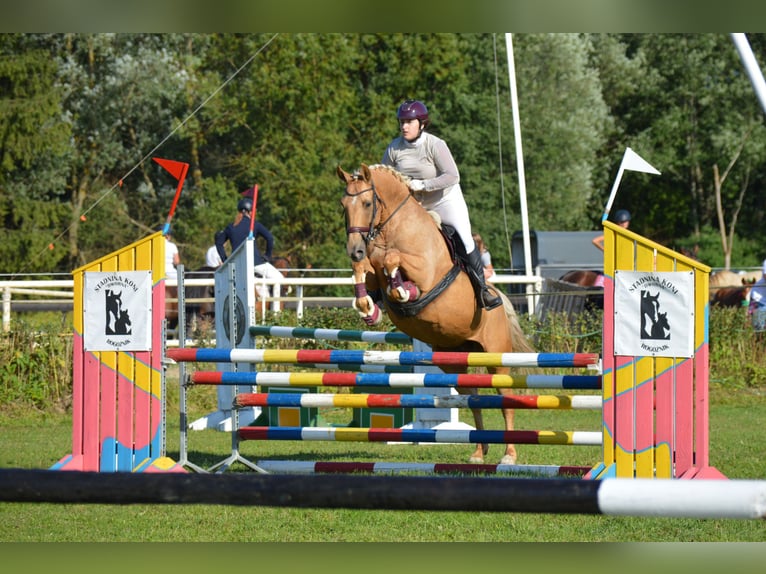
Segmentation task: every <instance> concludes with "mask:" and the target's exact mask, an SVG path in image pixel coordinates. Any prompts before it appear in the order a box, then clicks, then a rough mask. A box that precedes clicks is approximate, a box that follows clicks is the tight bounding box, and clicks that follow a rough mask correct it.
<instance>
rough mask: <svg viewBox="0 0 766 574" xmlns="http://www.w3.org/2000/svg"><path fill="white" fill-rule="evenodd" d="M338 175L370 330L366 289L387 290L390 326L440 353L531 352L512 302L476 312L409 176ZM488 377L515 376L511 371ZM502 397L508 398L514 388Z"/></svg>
mask: <svg viewBox="0 0 766 574" xmlns="http://www.w3.org/2000/svg"><path fill="white" fill-rule="evenodd" d="M337 174H338V177H339V178H340V180H341V181H342V182H343V183H344V184H345V185H346V190H345V193H344V196H343V199H342V200H341V204H342V205H343V209H344V210H345V216H346V225H347V228H346V231H347V234H348V242H347V245H346V249H347V251H348V255H349V257H350V258H351V261H352V267H353V270H354V283H355V289H356V299H355V301H354V306H355V308H356V309H357V310H358V311H359V313H360V314H361V315H362V316H363V317H364V318H365V320H366V321H367V322H368V324H374V323H375V319H376V317H377V316H378V314H379V310H378V307H377V306H376V305H375V303H374V302H373V300H372V298H371V297H370V296H369V295H368V290H369V291H372V292H374V291H375V290H377V289H379V288H385V290H386V296H383V298H382V301H383V302H384V304H385V307H386V309H387V311H388V315H389V318H390V319H391V322H392V323H393V324H394V325H396V326H397V327H398V328H399V329H400V330H401V331H402V332H404V333H407V334H408V335H410V336H411V337H413V338H415V339H419V340H420V341H423V342H425V343H427V344H429V345H431V348H432V349H433V350H434V351H463V352H476V351H483V352H488V353H507V352H511V351H517V352H530V351H532V347H531V345H530V344H529V343H528V342H527V340H526V338H525V337H524V334H523V332H522V330H521V326H520V325H519V323H518V319H517V317H516V313H515V311H514V309H513V306H512V305H511V303H510V301H509V300H508V298H507V297H505V296H504V295H503V294H502V293H501V294H500V295H501V297H502V299H503V307H502V308H495V309H493V310H491V311H487V310H485V309H482V308H480V307H478V306H477V304H476V299H475V296H474V290H473V287H472V285H471V281H470V279H469V278H468V275H467V274H466V273H465V272H464V271H463V270H462V269H461V268H460V266H459V264H458V263H457V262H456V260H455V258H454V257H453V256H452V254H451V251H450V248H449V246H448V244H447V242H446V241H445V238H444V236H443V235H442V233H441V231H440V230H439V227H438V225H437V223H436V221H435V220H434V219H433V218H432V216H431V215H430V214H429V213H428V212H426V210H425V209H424V208H423V207H422V206H421V205H420V204H419V203H418V202H417V201H416V200H415V199H414V197H413V196H412V194H411V193H410V190H409V187H408V181H409V180H408V178H406V176H403V175H401V174H399V173H398V172H396V171H395V170H393V169H391V168H389V167H386V166H382V165H375V166H370V167H368V166H367V165H364V164H363V165H362V166H361V169H360V171H359V172H358V173H354V174H350V173H346V172H345V171H343V169H341V167H340V166H338V168H337ZM458 241H459V239H458ZM442 368H443V370H444V371H447V372H452V373H461V372H465V371H466V369H465V368H461V367H455V366H452V367H442ZM488 370H489V371H490V372H492V373H498V374H500V373H502V374H508V373H509V372H510V369H509V368H507V367H496V368H495V367H493V368H489V369H488ZM458 392H460V393H461V394H475V393H476V392H477V391H476V389H458ZM498 392H500V393H502V394H510V389H502V390H499V391H498ZM472 412H473V416H474V421H475V423H476V428H477V429H479V430H482V429H483V428H484V422H483V419H482V412H481V410H478V409H472ZM503 417H504V419H505V428H506V430H513V410H512V409H505V410H503ZM487 450H488V445H486V444H483V445H476V450H475V452H474V453H473V455H472V456H471V458H470V460H471V462H483V460H484V455H485V454H486V453H487ZM515 461H516V449H515V447H514V445H512V444H508V445H506V450H505V456H503V459H502V461H501V463H503V464H514V463H515Z"/></svg>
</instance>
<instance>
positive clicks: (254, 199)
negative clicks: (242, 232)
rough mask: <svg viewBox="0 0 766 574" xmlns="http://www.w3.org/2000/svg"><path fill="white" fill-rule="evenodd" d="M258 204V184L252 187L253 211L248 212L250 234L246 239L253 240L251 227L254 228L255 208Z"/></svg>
mask: <svg viewBox="0 0 766 574" xmlns="http://www.w3.org/2000/svg"><path fill="white" fill-rule="evenodd" d="M257 203H258V184H257V183H256V184H255V185H254V186H253V211H251V212H250V234H249V235H248V236H247V237H248V239H252V238H253V227H254V226H255V206H256V204H257Z"/></svg>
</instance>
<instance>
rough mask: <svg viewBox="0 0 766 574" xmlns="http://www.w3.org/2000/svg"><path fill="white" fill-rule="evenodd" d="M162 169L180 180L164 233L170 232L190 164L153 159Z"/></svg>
mask: <svg viewBox="0 0 766 574" xmlns="http://www.w3.org/2000/svg"><path fill="white" fill-rule="evenodd" d="M152 159H153V160H154V161H156V162H157V163H158V164H160V165H161V166H162V167H164V168H165V169H166V170H167V171H168V172H169V173H170V174H171V175H172V176H173V177H175V178H176V179H177V180H178V186H177V187H176V195H175V197H173V204H172V205H171V206H170V211H169V212H168V218H167V221H166V222H165V228H164V230H163V232H164V233H167V232H168V231H169V230H170V220H171V219H173V214H174V213H175V212H176V205H178V198H179V196H180V195H181V189H182V188H183V186H184V181H186V173H187V172H188V171H189V164H188V163H184V162H182V161H173V160H172V159H160V158H158V157H153V158H152Z"/></svg>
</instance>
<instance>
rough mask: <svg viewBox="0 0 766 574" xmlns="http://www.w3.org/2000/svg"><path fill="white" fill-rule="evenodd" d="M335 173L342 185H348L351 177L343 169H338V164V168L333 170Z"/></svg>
mask: <svg viewBox="0 0 766 574" xmlns="http://www.w3.org/2000/svg"><path fill="white" fill-rule="evenodd" d="M335 173H337V174H338V177H339V178H340V180H341V181H342V182H343V183H348V182H349V181H351V176H350V175H349V174H347V173H346V172H345V171H343V168H342V167H340V164H338V167H337V168H336V169H335Z"/></svg>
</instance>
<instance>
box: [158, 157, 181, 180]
mask: <svg viewBox="0 0 766 574" xmlns="http://www.w3.org/2000/svg"><path fill="white" fill-rule="evenodd" d="M152 159H153V160H154V161H156V162H157V163H158V164H160V165H161V166H162V167H164V168H165V169H166V170H167V171H168V173H170V174H171V175H172V176H173V177H174V178H176V179H181V178H182V177H184V176H185V175H186V172H187V170H188V169H189V164H188V163H184V162H181V161H174V160H172V159H160V158H158V157H153V158H152Z"/></svg>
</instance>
